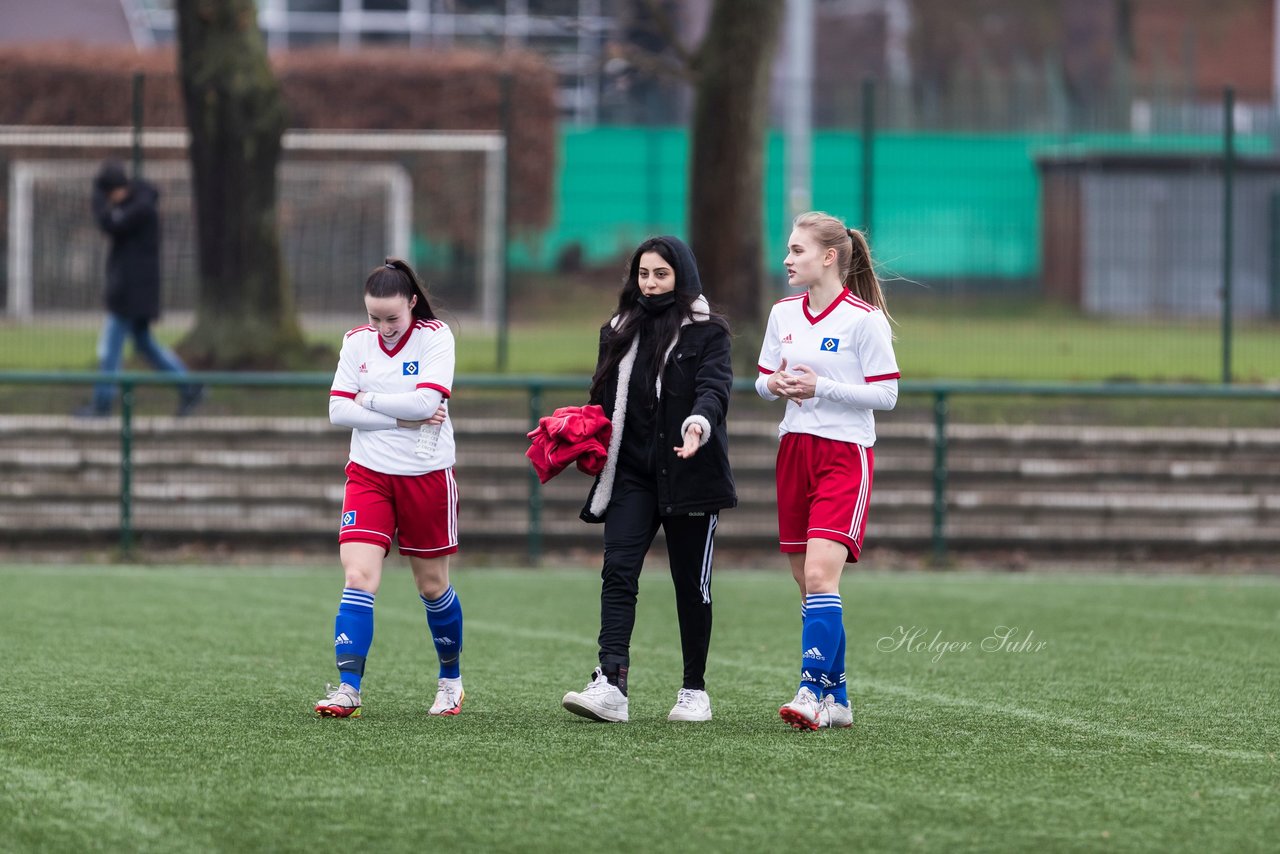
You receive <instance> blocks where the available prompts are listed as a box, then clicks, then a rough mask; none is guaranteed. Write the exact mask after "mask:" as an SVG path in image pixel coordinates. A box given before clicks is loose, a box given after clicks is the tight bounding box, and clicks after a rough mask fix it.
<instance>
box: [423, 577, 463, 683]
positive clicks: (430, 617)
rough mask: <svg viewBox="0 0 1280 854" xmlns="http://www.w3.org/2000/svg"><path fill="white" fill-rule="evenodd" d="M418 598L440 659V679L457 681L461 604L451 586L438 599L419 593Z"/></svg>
mask: <svg viewBox="0 0 1280 854" xmlns="http://www.w3.org/2000/svg"><path fill="white" fill-rule="evenodd" d="M418 598H419V599H421V600H422V604H423V605H424V606H425V607H426V609H427V627H428V628H430V629H431V640H432V642H433V643H435V645H436V655H437V656H439V658H440V678H441V679H457V678H458V677H459V676H461V675H462V671H461V667H460V665H459V663H458V659H459V657H460V656H461V655H462V603H461V602H459V601H458V594H457V593H454V592H453V585H450V586H449V589H448V590H446V591H445V592H444V593H442V594H441V595H440V598H439V599H428V598H427V597H426V596H423V595H422V594H421V593H419V594H418Z"/></svg>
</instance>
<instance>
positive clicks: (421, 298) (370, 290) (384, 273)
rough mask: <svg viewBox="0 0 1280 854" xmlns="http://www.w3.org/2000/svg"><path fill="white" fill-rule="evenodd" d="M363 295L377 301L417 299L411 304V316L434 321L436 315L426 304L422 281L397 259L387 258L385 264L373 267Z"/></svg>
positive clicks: (428, 304) (404, 263) (411, 269)
mask: <svg viewBox="0 0 1280 854" xmlns="http://www.w3.org/2000/svg"><path fill="white" fill-rule="evenodd" d="M364 293H365V296H370V297H376V298H378V299H383V298H385V297H404V298H405V299H407V300H410V301H412V300H413V298H414V297H417V298H418V301H417V302H416V303H414V304H413V316H414V317H416V318H418V319H419V320H435V317H436V313H435V312H434V311H432V310H431V303H429V302H427V292H426V289H425V288H424V287H423V286H422V280H421V279H419V278H418V274H417V273H415V272H413V268H412V267H410V266H409V265H408V263H407V262H405V261H402V260H400V259H399V258H388V259H387V260H386V262H385V263H383V264H379V265H378V266H377V267H374V268H373V270H372V271H370V273H369V278H367V279H365V280H364Z"/></svg>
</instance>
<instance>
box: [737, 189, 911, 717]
mask: <svg viewBox="0 0 1280 854" xmlns="http://www.w3.org/2000/svg"><path fill="white" fill-rule="evenodd" d="M783 264H784V265H785V267H786V269H787V282H788V284H789V285H790V286H791V287H792V288H795V289H797V290H798V291H799V293H797V294H795V295H793V296H789V297H786V298H784V299H782V300H780V301H779V302H778V303H777V304H776V305H774V307H773V310H772V311H771V312H770V314H769V323H768V326H767V328H766V331H765V340H764V343H763V345H762V347H761V350H760V360H759V370H760V373H759V375H758V376H757V378H756V391H757V392H758V393H759V394H760V396H761V397H763V398H765V399H766V400H778V399H779V398H781V399H783V400H784V401H786V411H785V414H784V416H783V419H782V423H781V424H780V425H779V434H780V437H781V438H780V442H779V446H778V464H777V495H778V538H779V544H780V547H781V550H782V552H783V553H785V554H786V555H787V557H788V560H789V561H790V564H791V574H792V576H793V577H794V578H795V580H796V584H797V585H798V586H799V588H800V597H801V603H802V604H801V614H802V616H803V619H804V628H803V631H802V633H801V650H802V653H801V660H800V664H801V666H800V687H799V689H798V691H797V692H796V696H795V698H794V699H793V700H791V701H790V702H788V703H786V704H785V705H783V706H782V708H781V709H780V710H779V714H780V716H781V717H782V719H783V720H784V721H786V722H787V723H788V724H790V725H791V726H793V727H795V728H796V729H802V730H816V729H818V728H819V727H847V726H850V725H852V723H853V712H852V709H851V706H850V704H849V700H848V692H847V689H846V687H845V675H844V657H845V633H844V620H843V608H842V603H841V600H840V576H841V573H842V572H843V570H844V565H845V563H852V562H855V561H857V559H858V555H859V553H860V552H861V550H862V540H863V535H864V534H865V532H866V524H867V508H868V505H869V502H870V497H871V482H872V472H873V469H874V460H875V455H874V451H873V445H874V444H875V419H874V417H873V416H872V410H876V409H881V410H888V409H893V407H894V405H895V404H896V403H897V399H898V378H899V377H900V376H901V375H900V373H899V371H898V364H897V360H896V358H895V356H894V352H893V335H892V333H891V331H890V327H889V317H888V313H887V311H886V310H885V300H884V293H883V291H882V289H881V287H880V280H879V278H878V277H877V276H876V272H875V268H874V266H873V264H872V261H871V252H870V248H869V247H868V245H867V240H866V236H865V235H863V234H862V232H860V231H857V230H855V229H850V228H846V227H845V225H844V223H843V222H841V221H840V220H838V219H836V218H835V217H833V216H830V215H828V214H824V213H819V212H811V213H806V214H802V215H800V216H798V217H796V219H795V221H794V223H793V227H792V231H791V235H790V237H789V238H788V240H787V256H786V259H785V260H784V261H783Z"/></svg>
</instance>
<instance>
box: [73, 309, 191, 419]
mask: <svg viewBox="0 0 1280 854" xmlns="http://www.w3.org/2000/svg"><path fill="white" fill-rule="evenodd" d="M129 337H131V338H133V349H134V352H136V353H138V354H139V355H141V356H142V357H143V358H145V359H146V360H147V361H148V362H150V363H151V365H152V367H154V368H155V369H156V370H158V371H166V372H168V373H172V374H185V373H186V372H187V366H186V365H184V364H183V363H182V360H181V359H179V358H178V356H177V354H176V353H174V352H173V351H172V350H170V349H168V348H167V347H165V346H164V345H163V344H161V343H160V342H159V341H157V340H156V339H155V338H154V337H153V336H152V335H151V321H150V320H148V319H146V318H137V319H134V318H129V317H121V316H120V315H118V314H108V315H107V322H106V324H105V325H103V327H102V336H101V337H100V338H99V339H98V370H100V371H102V372H103V373H109V374H114V373H119V371H120V368H121V366H122V365H123V364H124V342H125V338H129ZM179 395H180V401H181V402H180V403H179V405H178V414H179V415H186V414H187V413H189V412H190V410H191V409H192V408H193V407H194V406H195V404H196V403H198V402H199V401H200V399H201V398H202V397H203V396H204V387H203V386H199V385H183V386H180V387H179ZM115 397H116V385H115V384H114V383H98V384H97V385H95V386H94V387H93V404H92V411H93V413H94V414H97V415H106V414H108V413H109V412H111V404H112V402H113V401H114V400H115Z"/></svg>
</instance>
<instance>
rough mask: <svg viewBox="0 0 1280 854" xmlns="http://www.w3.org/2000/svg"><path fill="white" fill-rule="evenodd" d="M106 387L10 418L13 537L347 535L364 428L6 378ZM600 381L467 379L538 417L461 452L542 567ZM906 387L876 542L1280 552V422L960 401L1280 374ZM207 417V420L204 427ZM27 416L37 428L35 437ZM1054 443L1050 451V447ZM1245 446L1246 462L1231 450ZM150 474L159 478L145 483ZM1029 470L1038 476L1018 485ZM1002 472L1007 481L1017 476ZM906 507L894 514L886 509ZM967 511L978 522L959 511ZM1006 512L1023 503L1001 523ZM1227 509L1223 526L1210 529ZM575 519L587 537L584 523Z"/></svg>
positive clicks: (7, 506) (1074, 550)
mask: <svg viewBox="0 0 1280 854" xmlns="http://www.w3.org/2000/svg"><path fill="white" fill-rule="evenodd" d="M190 379H192V380H198V381H199V382H202V383H204V384H206V385H208V386H210V387H212V388H214V389H216V390H218V391H219V392H220V393H221V392H226V391H229V390H232V389H242V390H252V391H256V392H267V393H268V394H269V395H270V396H275V397H279V396H280V395H281V394H283V393H284V392H287V391H295V390H296V391H303V392H307V393H308V394H309V395H310V396H312V397H314V396H316V394H317V392H320V391H321V390H323V389H326V388H327V387H328V385H329V383H330V379H331V378H330V377H329V376H328V375H321V374H269V373H262V374H219V373H205V374H193V375H191V376H190ZM97 381H108V382H113V383H116V384H118V385H119V387H120V389H121V392H122V395H121V397H122V409H121V415H120V417H119V418H118V419H84V420H78V419H68V418H67V417H66V416H40V417H36V418H28V419H26V420H24V419H23V418H22V417H16V416H3V417H0V433H3V436H0V454H3V455H7V456H8V457H9V468H10V471H11V477H10V479H9V483H8V485H7V489H6V491H5V494H4V496H3V499H4V500H3V501H2V502H0V515H3V516H5V517H7V519H8V524H7V525H6V526H5V527H6V529H7V530H8V534H7V537H8V539H9V540H10V544H11V545H14V546H20V545H22V543H23V542H24V540H28V539H29V540H31V541H32V542H34V541H36V540H42V541H45V542H47V541H49V540H50V539H51V538H53V539H54V540H58V539H59V538H63V539H62V540H61V541H62V543H63V544H64V545H68V546H75V545H76V544H77V541H78V540H82V541H83V543H89V542H94V541H95V540H96V541H98V542H101V541H102V539H103V537H105V536H113V537H114V539H115V542H116V546H117V549H118V552H119V554H121V555H123V556H127V557H134V556H136V555H137V553H138V540H139V537H140V536H147V537H152V538H163V535H165V534H166V533H167V534H168V539H167V541H168V542H169V543H170V544H175V543H176V544H181V543H182V542H183V541H184V540H186V541H193V542H194V541H201V542H204V543H206V544H208V543H215V544H221V545H222V546H230V547H239V546H240V545H242V544H245V543H252V542H253V541H255V539H256V540H257V541H259V542H263V543H266V544H268V545H271V546H273V547H275V548H280V547H281V545H282V542H283V544H284V545H285V546H288V545H289V544H290V543H291V542H292V543H295V544H296V545H297V547H299V548H303V547H304V544H305V543H310V544H311V545H315V544H316V543H318V542H324V543H327V542H330V538H332V536H333V531H335V530H336V524H335V520H336V517H337V509H338V508H339V507H340V506H341V504H340V502H341V485H340V478H339V477H338V472H339V471H340V470H341V466H342V464H343V463H344V461H345V445H344V444H343V440H344V438H345V435H346V433H345V431H341V430H336V429H333V428H330V426H329V425H328V423H327V420H326V419H324V418H319V417H315V416H314V415H308V416H306V417H301V418H300V417H297V416H296V415H291V416H279V417H276V418H266V417H261V416H254V417H245V416H237V415H226V414H221V415H220V414H213V415H207V416H201V417H199V418H196V419H185V420H184V419H177V418H171V417H156V416H152V415H148V416H145V417H140V416H138V414H137V408H138V406H137V398H138V396H139V394H140V393H142V392H143V391H148V390H155V389H157V388H160V387H164V386H168V385H173V384H175V382H176V380H175V378H174V377H172V376H171V375H170V376H165V375H157V374H136V373H125V374H117V375H101V374H96V373H67V372H58V373H40V372H25V373H23V372H7V373H0V387H3V386H14V387H18V388H22V389H30V390H39V391H40V392H41V393H47V392H48V391H49V390H50V389H53V388H56V387H59V386H80V385H86V384H89V383H93V382H97ZM587 384H588V382H587V378H585V377H540V376H495V375H485V376H460V377H458V378H457V382H456V384H455V388H456V389H461V390H465V392H466V394H465V396H466V397H470V398H472V399H473V400H474V399H480V398H483V397H484V396H485V395H486V394H488V393H491V392H514V393H516V394H517V395H518V396H519V397H521V398H523V404H524V406H523V408H524V412H525V416H524V417H523V418H521V417H518V416H516V413H515V412H514V411H513V407H511V405H510V402H509V401H508V402H506V403H504V404H502V405H500V406H498V407H496V408H495V409H494V410H493V411H494V412H496V413H497V415H496V416H495V415H493V414H492V413H489V414H485V413H483V412H480V411H477V410H475V409H473V414H471V415H464V416H462V420H461V429H460V432H459V433H458V436H459V439H458V442H459V452H460V461H461V462H460V466H462V469H463V470H465V471H466V475H465V476H464V477H463V480H464V481H466V484H465V485H466V487H467V490H466V491H467V494H468V496H469V497H468V500H467V502H466V503H467V505H468V506H467V514H466V515H465V516H464V519H463V520H462V528H463V533H464V538H467V539H469V540H471V542H473V543H487V544H490V545H491V546H493V547H495V548H496V549H497V550H498V551H505V552H507V553H510V552H511V551H512V544H513V542H520V543H521V548H520V549H519V550H521V551H523V557H524V560H526V561H527V562H528V563H530V564H532V565H537V564H538V563H539V562H540V560H541V558H542V555H543V552H544V549H545V541H546V540H547V539H548V538H549V537H554V538H555V539H556V542H558V543H559V544H560V545H569V546H574V545H576V546H577V547H583V546H584V545H585V546H589V545H590V543H591V535H592V531H590V530H584V526H581V525H577V524H576V523H577V519H576V515H577V511H576V507H575V505H574V502H575V501H580V500H581V496H582V495H584V494H585V488H584V485H583V483H578V484H577V485H576V487H572V486H571V487H570V488H569V489H568V490H565V489H558V488H557V487H559V486H563V485H564V484H553V485H549V486H546V487H544V486H541V485H540V484H539V483H538V480H537V478H536V476H535V475H534V473H533V471H532V468H531V467H530V466H529V465H527V463H526V461H525V460H524V459H523V457H522V456H521V452H522V449H523V448H524V447H527V445H528V442H527V440H525V438H524V432H525V430H527V429H532V428H534V427H536V426H537V420H538V418H539V417H540V416H541V415H544V414H547V413H549V412H550V411H551V409H552V408H554V406H556V405H558V403H559V401H560V399H561V398H562V397H565V396H566V395H567V396H568V399H570V400H574V399H577V398H579V397H580V396H581V394H582V392H583V389H585V388H586V386H587ZM901 390H902V394H903V396H904V398H907V399H911V398H916V399H919V400H922V401H923V402H924V408H923V411H924V412H927V414H928V417H929V422H927V423H924V424H920V425H919V427H920V428H921V429H911V428H910V425H907V428H906V429H903V428H902V427H897V428H895V427H894V426H893V425H894V418H895V416H893V415H889V416H886V417H885V418H884V419H883V420H882V421H883V424H884V426H885V433H886V437H885V438H886V439H887V440H888V444H889V446H890V447H889V449H888V451H887V452H886V453H887V456H886V457H885V458H884V460H882V461H878V463H877V473H876V485H877V491H876V495H877V499H876V501H877V502H878V504H877V513H876V514H875V515H876V516H877V518H878V519H880V520H884V521H878V522H877V526H874V527H875V530H876V533H875V534H874V535H873V539H874V538H876V537H886V538H887V539H888V540H889V541H891V542H892V543H894V544H895V545H897V546H898V547H900V548H903V549H905V550H906V551H914V552H917V553H920V554H926V555H927V556H928V557H929V558H930V559H931V561H932V563H934V564H935V565H939V566H941V565H945V564H946V563H947V562H948V559H949V548H950V546H949V542H950V541H951V540H952V539H953V538H957V539H962V540H964V542H965V543H966V544H967V545H969V546H975V545H976V546H978V547H983V546H984V544H985V547H987V548H991V549H995V550H1001V551H1006V552H1007V551H1011V550H1012V551H1017V550H1020V549H1026V548H1036V546H1037V544H1039V545H1041V546H1048V547H1050V548H1052V547H1054V546H1055V545H1062V546H1063V548H1065V549H1067V550H1069V552H1070V553H1071V554H1073V555H1082V554H1084V553H1085V552H1087V551H1088V550H1089V549H1090V547H1091V546H1090V543H1089V542H1088V540H1089V536H1090V535H1089V531H1090V530H1097V531H1099V532H1100V534H1099V535H1100V536H1103V537H1106V538H1109V539H1110V541H1112V544H1113V545H1114V546H1115V547H1116V549H1117V550H1118V551H1121V552H1123V551H1126V549H1129V550H1131V549H1130V548H1129V547H1130V546H1133V543H1131V542H1129V540H1130V539H1133V540H1134V541H1138V540H1141V541H1142V542H1143V543H1146V544H1147V545H1151V543H1148V542H1147V541H1149V540H1152V539H1153V538H1154V540H1155V541H1156V542H1155V545H1156V546H1160V545H1162V544H1163V545H1165V546H1168V547H1171V548H1174V549H1185V548H1190V549H1195V548H1209V549H1212V550H1214V551H1215V552H1226V551H1231V550H1239V549H1244V550H1246V551H1247V550H1250V549H1253V550H1255V551H1256V550H1258V549H1261V550H1262V551H1263V552H1266V553H1271V554H1274V549H1275V547H1276V546H1280V491H1278V489H1280V455H1278V454H1277V452H1280V430H1275V429H1256V430H1217V431H1194V430H1193V431H1185V430H1184V431H1178V430H1176V429H1172V430H1171V429H1169V428H1157V429H1156V430H1153V431H1148V432H1141V431H1137V432H1135V431H1132V430H1129V431H1126V430H1118V431H1113V432H1111V433H1106V432H1100V431H1099V430H1098V429H1097V428H1071V429H1070V430H1067V431H1065V432H1064V431H1055V430H1040V431H1039V432H1036V431H1028V430H1025V429H1020V428H1019V429H1014V430H1012V431H1006V432H1000V431H988V432H987V433H984V434H983V435H981V436H978V435H976V434H974V433H973V431H972V429H970V427H971V425H967V426H962V427H961V428H960V432H959V433H957V427H956V425H955V424H954V421H953V415H952V409H953V407H954V405H955V404H956V402H957V401H961V400H967V399H992V398H995V399H1006V398H1012V397H1019V398H1032V399H1035V400H1037V401H1039V403H1038V404H1037V405H1039V406H1044V401H1048V400H1054V399H1069V400H1074V401H1091V400H1100V399H1103V398H1109V399H1121V400H1125V401H1129V402H1133V401H1156V400H1163V401H1167V402H1171V403H1174V404H1176V405H1178V406H1185V405H1188V404H1190V403H1191V402H1193V401H1202V402H1210V403H1215V404H1222V405H1240V404H1248V403H1261V404H1264V405H1271V406H1273V405H1275V404H1277V403H1280V388H1277V387H1271V388H1259V387H1248V386H1238V385H1237V386H1213V385H1208V386H1205V385H1195V386H1188V385H1171V384H1165V385H1143V384H1103V385H1097V384H1069V383H1058V384H1047V383H1023V384H1017V383H995V382H963V381H949V382H904V383H903V384H902V389H901ZM735 391H736V392H737V393H738V394H736V395H735V397H736V398H737V399H738V403H736V404H735V406H736V407H738V408H739V409H748V410H749V407H746V406H744V404H745V403H746V399H747V398H754V390H753V386H752V384H751V383H750V382H749V381H745V380H739V381H738V382H737V383H736V385H735ZM473 406H474V404H473ZM257 408H258V409H260V408H261V407H257ZM308 410H310V407H309V408H308ZM513 416H516V417H513ZM774 419H776V413H773V414H772V418H770V417H769V416H767V415H766V416H765V417H764V418H759V417H757V416H753V415H752V414H750V412H749V411H748V413H747V414H744V415H741V416H735V417H732V418H731V428H732V429H731V436H733V437H734V438H733V440H732V441H731V445H732V446H734V451H735V453H736V458H735V463H734V465H735V469H736V470H737V471H738V480H739V493H740V497H741V499H742V501H741V504H740V506H739V509H738V510H735V511H733V513H732V514H730V515H736V516H738V517H739V518H740V520H742V521H741V522H740V523H739V524H738V525H737V532H736V533H735V532H734V531H733V530H732V528H731V527H730V528H726V532H727V533H728V534H729V536H731V537H736V542H737V543H738V544H739V545H743V544H747V545H752V546H753V547H758V548H761V549H764V548H767V547H769V546H770V545H771V544H774V535H773V533H772V513H773V507H774V502H773V491H772V475H773V472H772V459H773V458H772V454H773V448H774V447H775V446H776V432H774V429H775V428H774V425H775V424H776V420H774ZM1050 420H1051V421H1052V420H1053V418H1052V416H1050ZM184 422H185V423H184ZM193 422H195V424H196V426H197V427H198V428H199V429H192V423H193ZM144 423H145V425H146V429H145V431H141V432H140V430H139V425H140V424H144ZM743 428H745V429H743ZM24 430H25V431H27V433H29V435H30V436H31V437H32V438H31V439H30V440H26V439H24V433H23V431H24ZM958 439H963V442H962V446H963V452H962V457H961V459H962V460H963V464H961V465H958V466H957V465H956V463H955V462H954V460H953V450H952V449H953V446H954V445H955V443H956V442H957V440H958ZM1037 441H1038V442H1040V443H1041V446H1035V443H1036V442H1037ZM995 442H999V443H1002V444H1001V445H1000V446H999V447H993V448H991V449H990V450H989V451H988V452H985V453H981V452H977V451H975V450H974V449H975V448H979V447H980V446H982V445H991V444H992V443H995ZM1033 446H1035V447H1033ZM1233 451H1238V452H1240V453H1243V454H1244V455H1245V456H1243V457H1240V458H1237V459H1235V460H1234V461H1232V460H1228V459H1227V457H1228V456H1230V454H1231V453H1232V452H1233ZM880 454H881V448H880V446H879V445H878V446H877V455H878V457H879V456H880ZM1144 455H1145V456H1144ZM1250 455H1252V456H1250ZM140 457H145V459H141V460H140ZM1095 458H1096V459H1095ZM953 468H954V472H953ZM143 470H145V472H146V476H145V477H144V478H139V477H138V476H137V475H138V472H140V471H143ZM957 472H958V473H959V479H960V483H959V484H957V482H956V480H957V474H956V473H957ZM1011 476H1012V479H1011ZM1028 477H1029V479H1030V481H1032V483H1031V484H1030V485H1027V484H1026V483H1022V484H1021V485H1019V484H1018V483H1016V482H1015V481H1016V480H1019V479H1020V480H1023V481H1026V480H1027V479H1028ZM1002 478H1003V479H1004V481H1005V482H1004V483H1002V484H1001V483H997V481H1000V480H1001V479H1002ZM983 490H991V491H990V493H989V494H988V493H984V492H983ZM140 492H141V493H142V495H141V497H140V496H139V493H140ZM983 495H986V497H985V498H984V497H981V496H983ZM993 496H996V497H993ZM140 501H141V502H142V504H144V505H145V506H146V507H147V508H148V510H147V512H146V514H144V515H145V518H141V517H140V515H139V513H138V512H137V509H138V507H139V502H140ZM549 501H550V502H552V503H554V504H556V506H557V507H558V508H560V509H559V510H557V516H556V518H557V524H558V523H566V524H568V525H569V526H570V527H569V528H561V529H560V533H557V532H556V530H554V529H555V528H556V525H554V524H552V523H550V522H549V521H548V517H547V515H546V510H545V507H546V505H547V503H548V502H549ZM886 502H887V504H888V508H887V509H886V510H882V509H880V506H879V505H880V504H881V503H886ZM984 502H985V504H984ZM978 504H984V506H982V507H978V508H977V509H978V510H980V511H981V512H980V515H977V516H974V517H973V518H972V519H971V520H970V519H963V517H964V514H965V513H968V512H970V511H972V510H974V509H975V507H976V505H978ZM112 506H114V508H115V510H114V512H113V511H112V510H111V508H112ZM1073 508H1074V509H1073ZM1085 508H1091V512H1093V511H1095V510H1096V515H1097V517H1098V518H1096V519H1095V518H1092V517H1091V518H1089V519H1086V518H1084V517H1074V521H1073V517H1072V513H1073V512H1078V511H1080V510H1082V509H1085ZM956 513H959V514H961V516H962V523H961V524H957V523H956V522H955V521H954V520H953V518H952V517H953V515H954V514H956ZM997 513H1000V514H1004V515H1003V516H1001V517H1000V518H996V517H995V516H994V515H993V514H997ZM1042 514H1050V515H1052V516H1054V517H1056V520H1055V523H1054V524H1051V525H1048V526H1044V525H1043V524H1042V523H1041V522H1039V521H1038V517H1039V516H1040V515H1042ZM1185 514H1190V518H1191V519H1192V521H1193V522H1194V524H1189V523H1188V522H1187V519H1186V518H1184V516H1185ZM1157 517H1159V518H1157ZM1209 517H1214V518H1216V520H1217V521H1214V522H1213V523H1212V524H1211V525H1210V527H1208V528H1205V527H1204V524H1205V519H1207V518H1209ZM1099 519H1101V521H1099ZM993 520H994V521H993ZM1055 525H1057V527H1055ZM1037 526H1039V527H1037ZM1064 526H1065V527H1064ZM565 530H570V531H571V533H570V534H568V535H565V534H564V533H563V531H565ZM1250 531H1252V533H1248V532H1250ZM886 532H887V533H886ZM1268 537H1270V539H1267V538H1268ZM157 541H159V540H157ZM1063 541H1065V545H1063ZM1273 541H1274V542H1273Z"/></svg>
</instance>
